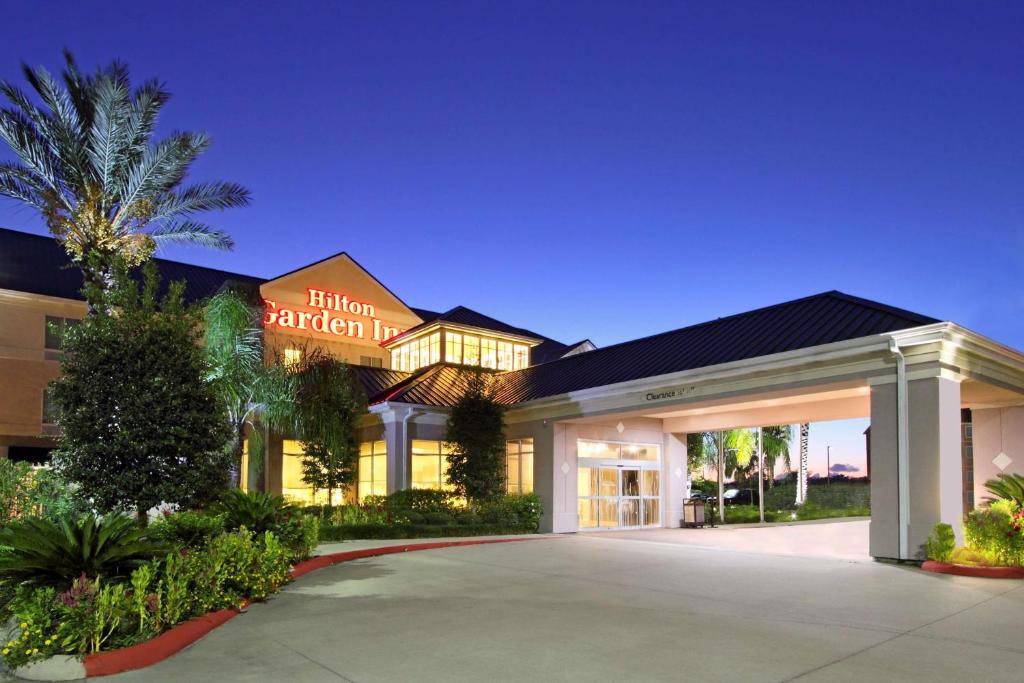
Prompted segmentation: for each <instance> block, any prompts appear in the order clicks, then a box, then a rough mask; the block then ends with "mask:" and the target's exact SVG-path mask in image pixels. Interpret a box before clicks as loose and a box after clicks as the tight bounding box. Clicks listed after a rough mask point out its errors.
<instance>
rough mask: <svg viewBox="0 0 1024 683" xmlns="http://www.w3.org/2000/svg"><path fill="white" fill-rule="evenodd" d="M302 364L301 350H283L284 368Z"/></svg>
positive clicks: (293, 348) (291, 348)
mask: <svg viewBox="0 0 1024 683" xmlns="http://www.w3.org/2000/svg"><path fill="white" fill-rule="evenodd" d="M301 362H302V349H297V348H295V347H289V348H287V349H285V350H284V364H285V367H287V366H289V365H295V364H297V363H301Z"/></svg>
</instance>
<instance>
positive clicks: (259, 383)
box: [204, 291, 298, 486]
mask: <svg viewBox="0 0 1024 683" xmlns="http://www.w3.org/2000/svg"><path fill="white" fill-rule="evenodd" d="M204 323H205V327H204V332H205V335H206V349H207V353H208V354H209V357H210V363H211V366H212V368H213V370H212V373H211V374H212V377H211V379H212V380H214V381H215V382H216V385H217V388H218V391H219V392H220V395H221V400H222V401H223V402H224V405H225V407H226V409H227V414H228V420H229V422H230V423H231V429H232V440H231V443H230V445H229V448H230V449H231V451H232V453H233V455H234V460H233V462H234V466H233V467H232V473H231V479H232V484H233V485H236V486H237V485H238V484H239V483H240V481H239V479H240V475H241V471H242V456H243V454H244V444H245V437H246V431H248V433H249V463H250V465H251V467H250V468H249V469H250V472H251V473H253V474H256V473H258V472H261V471H262V470H263V464H264V463H263V461H264V457H263V456H264V453H265V447H266V444H265V434H266V432H268V431H269V430H271V429H273V430H281V431H283V430H286V429H288V428H290V427H292V426H293V425H294V420H295V409H296V408H295V394H296V391H297V389H298V380H297V377H296V375H295V373H292V372H290V371H289V370H288V368H286V367H285V366H284V364H283V363H281V361H280V359H278V358H276V357H275V359H274V362H273V363H270V364H266V363H265V362H264V340H263V326H262V316H261V315H260V310H259V309H258V308H256V307H254V306H252V305H250V304H249V303H248V302H247V301H246V299H245V298H244V297H243V296H242V295H241V294H239V293H237V292H232V291H224V292H220V293H218V294H217V295H215V296H214V297H213V298H211V299H210V301H209V302H208V303H207V305H206V312H205V318H204Z"/></svg>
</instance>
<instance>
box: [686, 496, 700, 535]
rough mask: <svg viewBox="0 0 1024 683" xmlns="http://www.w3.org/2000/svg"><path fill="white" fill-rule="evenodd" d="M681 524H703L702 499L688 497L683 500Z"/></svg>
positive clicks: (695, 525)
mask: <svg viewBox="0 0 1024 683" xmlns="http://www.w3.org/2000/svg"><path fill="white" fill-rule="evenodd" d="M683 526H684V527H689V528H695V527H702V526H704V501H703V500H698V499H696V498H689V499H687V500H685V501H684V502H683Z"/></svg>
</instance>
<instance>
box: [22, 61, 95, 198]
mask: <svg viewBox="0 0 1024 683" xmlns="http://www.w3.org/2000/svg"><path fill="white" fill-rule="evenodd" d="M22 72H23V73H24V75H25V79H26V80H27V81H28V82H29V85H31V86H32V88H33V89H34V90H35V91H36V93H38V95H39V97H40V98H41V99H42V101H43V104H44V105H46V107H47V108H48V109H49V110H50V113H49V115H47V116H46V117H45V121H46V123H45V130H44V131H43V132H44V135H45V137H46V139H47V141H48V142H49V143H50V152H51V153H52V154H53V156H54V157H55V158H57V159H58V160H60V163H61V164H62V165H63V166H64V170H65V182H67V184H68V185H71V186H72V187H74V188H75V189H76V190H79V191H84V190H85V189H86V187H87V186H88V180H89V166H88V164H89V160H88V155H87V153H86V150H85V144H84V143H85V135H84V134H83V131H82V122H81V120H80V119H79V116H78V111H77V110H76V109H75V105H74V103H73V102H72V101H71V96H70V95H69V94H68V91H67V90H66V89H65V88H62V87H61V86H60V84H59V83H58V82H57V81H56V80H55V79H54V78H53V76H51V75H50V73H49V72H48V71H47V70H46V69H43V68H37V69H33V68H31V67H29V66H27V65H23V66H22Z"/></svg>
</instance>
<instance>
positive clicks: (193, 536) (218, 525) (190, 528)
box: [150, 510, 224, 548]
mask: <svg viewBox="0 0 1024 683" xmlns="http://www.w3.org/2000/svg"><path fill="white" fill-rule="evenodd" d="M150 530H151V532H152V534H153V536H154V537H155V538H158V539H160V540H161V541H163V542H164V543H165V544H166V545H167V546H168V547H175V548H196V547H200V546H203V545H205V544H206V543H207V542H209V541H210V539H212V538H215V537H217V536H220V535H221V534H222V533H224V515H223V514H219V515H213V514H209V515H208V514H203V513H201V512H194V511H192V510H183V511H181V512H175V513H172V514H169V515H164V516H163V517H162V518H160V519H158V520H156V521H155V522H153V524H152V525H151V526H150Z"/></svg>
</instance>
